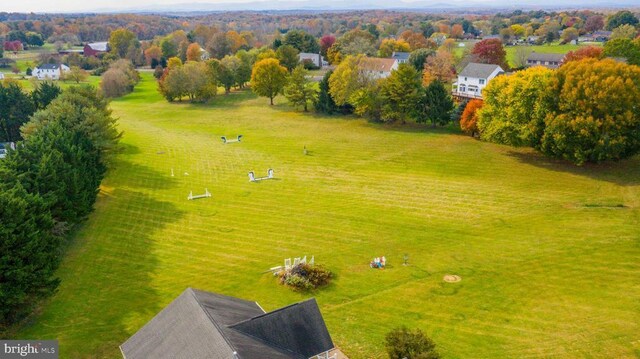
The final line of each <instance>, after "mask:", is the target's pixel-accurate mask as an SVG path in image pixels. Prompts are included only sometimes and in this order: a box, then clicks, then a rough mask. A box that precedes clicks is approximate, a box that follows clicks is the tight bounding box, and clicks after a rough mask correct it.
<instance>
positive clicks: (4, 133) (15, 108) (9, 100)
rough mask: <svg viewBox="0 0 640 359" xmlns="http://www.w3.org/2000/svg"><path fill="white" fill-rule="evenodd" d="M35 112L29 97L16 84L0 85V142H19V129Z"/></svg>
mask: <svg viewBox="0 0 640 359" xmlns="http://www.w3.org/2000/svg"><path fill="white" fill-rule="evenodd" d="M35 110H36V108H35V105H34V103H33V100H32V99H31V97H30V96H29V95H28V94H26V93H24V92H23V91H22V89H21V88H20V86H18V85H17V84H16V83H13V82H11V83H8V84H5V85H0V142H15V141H19V140H21V139H22V136H21V135H20V127H21V126H22V125H23V124H25V123H26V122H27V121H29V117H30V116H31V115H33V113H34V112H35Z"/></svg>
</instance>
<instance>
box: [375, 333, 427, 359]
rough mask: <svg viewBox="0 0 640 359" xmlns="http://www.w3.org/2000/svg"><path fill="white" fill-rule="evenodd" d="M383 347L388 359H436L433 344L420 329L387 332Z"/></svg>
mask: <svg viewBox="0 0 640 359" xmlns="http://www.w3.org/2000/svg"><path fill="white" fill-rule="evenodd" d="M385 347H386V348H387V354H389V358H390V359H438V358H440V354H439V353H438V352H437V351H436V345H435V343H434V342H433V341H432V340H431V339H430V338H429V337H427V336H426V335H424V333H423V332H422V331H421V330H420V329H416V330H415V331H410V330H409V329H407V327H400V328H396V329H394V330H392V331H391V332H389V333H388V334H387V336H386V338H385Z"/></svg>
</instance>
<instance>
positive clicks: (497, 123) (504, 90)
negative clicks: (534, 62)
mask: <svg viewBox="0 0 640 359" xmlns="http://www.w3.org/2000/svg"><path fill="white" fill-rule="evenodd" d="M553 74H554V72H553V70H550V69H547V68H545V67H542V66H535V67H531V68H528V69H526V70H523V71H518V72H516V73H514V74H513V75H511V76H498V77H496V78H494V79H493V80H491V82H489V84H488V85H487V86H486V87H485V88H484V89H483V90H482V97H483V99H484V105H483V107H482V110H481V111H480V112H479V114H478V122H477V126H478V129H479V130H480V136H481V138H482V139H483V140H486V141H491V142H496V143H501V144H507V145H511V146H531V147H538V146H539V144H540V141H541V138H542V135H543V133H544V121H545V117H546V115H547V114H548V113H549V111H550V109H551V108H552V107H553V103H554V102H553V97H554V96H553V94H552V93H551V92H550V91H549V87H550V86H551V82H552V80H553Z"/></svg>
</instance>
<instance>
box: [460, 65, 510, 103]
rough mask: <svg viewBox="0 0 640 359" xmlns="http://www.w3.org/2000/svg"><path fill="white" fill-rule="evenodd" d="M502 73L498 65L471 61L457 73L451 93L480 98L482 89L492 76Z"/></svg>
mask: <svg viewBox="0 0 640 359" xmlns="http://www.w3.org/2000/svg"><path fill="white" fill-rule="evenodd" d="M502 73H504V70H503V69H502V68H501V67H500V66H498V65H492V64H478V63H475V62H472V63H470V64H468V65H467V66H466V67H465V68H464V70H462V71H461V72H460V74H458V81H456V82H454V83H453V95H454V96H459V97H466V98H482V89H484V88H485V87H486V86H487V84H488V83H489V81H491V80H492V79H493V78H494V77H496V76H498V75H500V74H502Z"/></svg>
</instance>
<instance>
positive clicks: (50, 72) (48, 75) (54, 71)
mask: <svg viewBox="0 0 640 359" xmlns="http://www.w3.org/2000/svg"><path fill="white" fill-rule="evenodd" d="M69 70H70V69H69V66H67V65H64V64H61V65H58V64H44V65H41V66H38V67H36V68H34V69H33V72H32V73H31V74H32V76H34V77H36V78H38V80H60V76H62V75H63V74H64V73H65V72H68V71H69Z"/></svg>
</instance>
